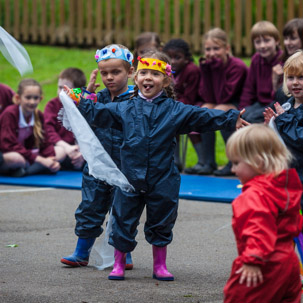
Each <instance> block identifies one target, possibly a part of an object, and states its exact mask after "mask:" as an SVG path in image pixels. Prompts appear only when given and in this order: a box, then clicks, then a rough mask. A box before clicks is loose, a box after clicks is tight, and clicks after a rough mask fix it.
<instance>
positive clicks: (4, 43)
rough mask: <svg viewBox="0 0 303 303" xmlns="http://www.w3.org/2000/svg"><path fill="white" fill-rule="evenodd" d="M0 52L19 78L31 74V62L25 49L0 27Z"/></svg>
mask: <svg viewBox="0 0 303 303" xmlns="http://www.w3.org/2000/svg"><path fill="white" fill-rule="evenodd" d="M0 51H1V53H2V54H3V56H4V57H5V58H6V60H7V61H8V62H9V63H10V64H11V65H12V66H14V67H15V68H16V69H17V70H18V71H19V73H20V75H21V76H23V75H24V74H27V73H32V72H33V66H32V62H31V59H30V58H29V55H28V53H27V51H26V50H25V48H24V47H23V46H22V45H21V44H20V43H19V42H18V41H17V40H16V39H15V38H14V37H12V36H11V35H10V34H9V33H8V32H7V31H6V30H5V29H4V28H3V27H1V26H0Z"/></svg>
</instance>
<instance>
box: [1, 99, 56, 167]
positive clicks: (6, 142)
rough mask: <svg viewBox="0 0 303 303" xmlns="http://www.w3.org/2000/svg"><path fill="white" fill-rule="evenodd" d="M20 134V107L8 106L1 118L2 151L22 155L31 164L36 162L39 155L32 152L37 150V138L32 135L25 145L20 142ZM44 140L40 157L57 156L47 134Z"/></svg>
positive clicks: (41, 116)
mask: <svg viewBox="0 0 303 303" xmlns="http://www.w3.org/2000/svg"><path fill="white" fill-rule="evenodd" d="M39 117H40V121H41V123H42V129H43V130H45V127H44V119H43V114H42V113H41V112H40V111H39ZM18 132H19V105H10V106H8V107H7V108H6V109H5V110H4V112H3V113H2V115H1V117H0V151H1V152H2V153H7V152H17V153H19V154H21V155H22V156H23V157H24V158H25V159H26V160H27V161H28V162H29V163H30V164H32V163H33V162H35V159H36V157H37V154H35V153H33V152H32V149H34V148H36V146H35V138H34V135H33V134H32V135H31V136H30V137H28V138H27V139H26V140H25V141H24V145H22V144H20V143H19V142H18ZM43 135H44V140H43V141H42V142H41V144H40V149H39V152H38V155H40V156H42V157H51V156H55V150H54V146H53V145H52V144H51V143H50V142H49V140H48V138H47V133H46V132H44V134H43Z"/></svg>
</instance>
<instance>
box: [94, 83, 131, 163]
mask: <svg viewBox="0 0 303 303" xmlns="http://www.w3.org/2000/svg"><path fill="white" fill-rule="evenodd" d="M133 90H134V86H133V85H129V86H128V91H127V92H125V93H124V94H122V95H120V96H118V97H115V98H114V99H113V100H111V96H110V92H109V90H108V89H107V88H104V89H103V90H101V91H100V92H98V93H97V101H98V102H100V103H103V104H107V103H112V102H122V101H126V100H129V98H130V95H131V94H132V93H133ZM92 129H93V131H94V133H95V135H96V136H97V138H98V139H99V140H100V142H101V144H102V146H103V147H104V149H105V150H106V152H107V153H108V154H109V155H110V156H111V158H112V160H113V161H114V162H115V164H116V165H117V166H118V167H119V168H121V160H120V150H121V144H122V142H123V138H122V132H121V130H117V129H112V128H110V129H108V128H102V127H96V126H92Z"/></svg>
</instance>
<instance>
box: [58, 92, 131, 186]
mask: <svg viewBox="0 0 303 303" xmlns="http://www.w3.org/2000/svg"><path fill="white" fill-rule="evenodd" d="M59 97H60V100H61V102H62V105H63V107H64V112H65V116H66V117H67V119H68V122H69V123H67V124H69V125H66V121H65V120H66V119H64V120H63V126H64V127H67V128H68V129H71V130H72V132H73V133H74V135H75V138H76V140H77V142H78V144H79V147H80V151H81V153H82V155H83V158H84V159H85V160H86V162H87V164H88V170H89V174H90V175H92V176H93V177H95V178H96V179H99V180H102V181H105V182H107V183H108V184H109V185H112V186H118V187H120V188H121V189H122V190H124V191H134V188H133V186H132V185H131V184H130V183H129V182H128V180H127V178H126V177H125V176H124V175H123V174H122V172H121V171H120V170H119V169H118V167H117V166H116V164H115V162H114V161H113V160H112V159H111V157H110V156H109V155H108V153H107V152H106V151H105V149H104V147H103V146H102V144H101V143H100V141H99V139H98V138H97V137H96V135H95V133H94V132H93V130H92V129H91V128H90V126H89V125H88V123H87V121H86V120H85V119H84V117H83V116H82V115H81V113H80V112H79V111H78V109H77V107H76V105H75V103H74V101H73V100H72V99H71V98H70V97H69V96H68V95H67V94H66V93H65V92H64V91H63V90H62V91H61V92H60V94H59Z"/></svg>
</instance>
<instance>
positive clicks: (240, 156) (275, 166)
mask: <svg viewBox="0 0 303 303" xmlns="http://www.w3.org/2000/svg"><path fill="white" fill-rule="evenodd" d="M226 153H227V156H228V158H229V159H230V160H231V161H232V164H233V166H232V170H233V172H234V173H235V174H236V175H237V176H238V178H239V179H240V181H241V183H242V184H243V189H242V194H241V195H240V196H239V197H238V198H236V199H235V200H234V201H233V203H232V209H233V218H232V227H233V230H234V234H235V237H236V242H237V248H238V254H239V255H238V257H237V258H236V259H235V260H234V262H233V265H232V270H231V275H230V278H229V279H228V281H227V283H226V285H225V287H224V296H225V298H224V302H225V303H229V302H232V303H243V302H245V303H250V302H251V303H256V302H258V303H261V302H263V303H279V302H292V303H296V302H301V280H300V265H299V260H298V257H297V255H296V253H295V250H294V245H293V238H294V237H296V236H297V235H298V234H299V232H300V231H301V230H302V216H301V215H300V214H299V211H300V199H301V195H302V185H301V182H300V179H299V177H298V174H297V172H296V170H295V169H288V163H289V161H290V160H291V155H290V152H289V151H288V150H287V148H286V147H285V145H284V144H283V143H282V142H281V141H280V139H279V138H278V136H277V134H276V133H275V132H274V130H272V129H271V128H269V127H268V126H265V125H261V124H253V125H250V126H248V127H246V128H243V129H241V130H239V131H237V132H235V133H234V134H233V135H232V136H231V137H230V139H229V140H228V143H227V147H226Z"/></svg>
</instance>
